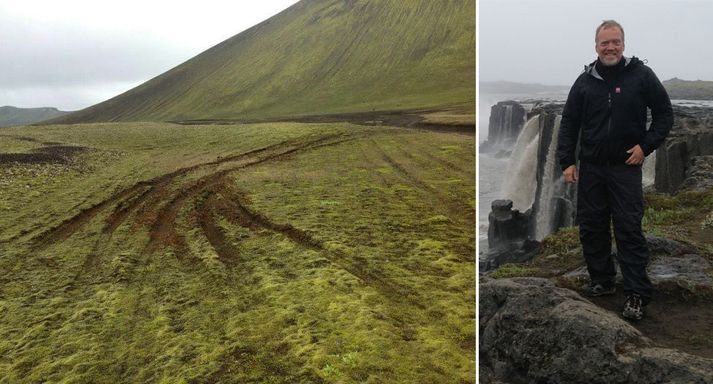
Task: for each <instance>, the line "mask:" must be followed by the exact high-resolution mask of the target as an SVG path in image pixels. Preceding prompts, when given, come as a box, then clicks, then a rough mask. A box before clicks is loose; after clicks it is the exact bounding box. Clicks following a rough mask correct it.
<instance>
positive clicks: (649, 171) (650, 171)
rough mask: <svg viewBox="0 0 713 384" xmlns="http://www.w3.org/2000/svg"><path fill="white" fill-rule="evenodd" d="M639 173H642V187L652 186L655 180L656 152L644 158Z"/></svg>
mask: <svg viewBox="0 0 713 384" xmlns="http://www.w3.org/2000/svg"><path fill="white" fill-rule="evenodd" d="M641 171H642V173H643V186H644V187H648V186H651V185H654V181H655V180H656V151H654V152H653V153H651V154H650V155H648V156H646V159H645V160H644V166H643V168H642V170H641Z"/></svg>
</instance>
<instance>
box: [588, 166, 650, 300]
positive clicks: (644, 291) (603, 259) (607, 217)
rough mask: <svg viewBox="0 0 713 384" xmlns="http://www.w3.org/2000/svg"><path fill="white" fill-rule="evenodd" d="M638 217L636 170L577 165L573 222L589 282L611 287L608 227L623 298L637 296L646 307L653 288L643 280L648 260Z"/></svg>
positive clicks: (613, 272) (639, 201) (640, 204)
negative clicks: (575, 224)
mask: <svg viewBox="0 0 713 384" xmlns="http://www.w3.org/2000/svg"><path fill="white" fill-rule="evenodd" d="M643 217H644V198H643V191H642V187H641V166H631V165H626V164H618V165H596V164H589V163H584V162H583V163H581V164H580V167H579V182H578V189H577V223H578V224H579V236H580V240H581V241H582V250H583V253H584V259H585V261H586V262H587V269H588V270H589V276H590V278H591V280H592V283H593V284H602V285H605V286H608V285H612V284H614V281H615V277H616V270H615V269H614V261H613V260H612V255H611V233H610V229H609V228H610V223H612V222H613V223H614V238H615V239H616V250H617V252H616V256H617V261H618V263H619V268H620V269H621V274H622V276H623V278H624V294H627V295H628V294H631V293H638V294H639V295H641V297H642V299H643V301H644V303H648V301H649V300H650V299H651V294H652V292H653V287H652V286H651V281H650V280H649V277H648V276H647V275H646V266H647V264H648V263H649V258H650V256H649V250H648V247H647V246H646V239H645V238H644V235H643V234H642V232H641V219H642V218H643Z"/></svg>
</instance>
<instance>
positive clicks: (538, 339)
mask: <svg viewBox="0 0 713 384" xmlns="http://www.w3.org/2000/svg"><path fill="white" fill-rule="evenodd" d="M479 316H480V330H479V331H480V356H479V357H480V382H481V383H568V384H573V383H588V384H590V383H642V384H644V383H647V384H648V383H701V384H703V383H711V382H713V359H710V358H706V357H703V356H699V355H696V354H693V353H687V352H682V351H681V350H678V349H676V348H672V347H666V346H661V345H660V343H657V342H656V341H655V340H652V339H651V338H650V337H648V336H647V335H646V334H645V333H643V332H642V329H641V328H640V327H637V326H634V325H632V324H630V323H628V322H627V321H625V320H623V319H621V318H620V317H619V316H618V315H617V314H616V313H614V312H612V311H610V310H608V309H607V308H604V307H600V306H598V305H595V304H594V303H593V302H591V301H589V300H587V299H585V298H583V297H582V296H580V295H579V294H578V293H576V292H574V291H572V290H570V289H565V288H560V287H557V286H556V285H555V284H554V283H553V282H552V281H550V280H547V279H542V278H510V279H489V278H487V277H486V278H484V279H482V280H481V284H480V310H479ZM655 316H657V315H655ZM669 319H670V318H669ZM647 321H648V322H651V320H644V322H642V324H644V323H645V322H647ZM652 324H653V323H652ZM658 324H660V322H658ZM678 326H679V327H680V324H679V325H678ZM643 328H644V329H649V328H653V327H643ZM683 329H685V327H684V328H683Z"/></svg>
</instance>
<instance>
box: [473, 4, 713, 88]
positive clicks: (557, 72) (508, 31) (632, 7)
mask: <svg viewBox="0 0 713 384" xmlns="http://www.w3.org/2000/svg"><path fill="white" fill-rule="evenodd" d="M712 17H713V2H711V1H705V0H698V1H695V0H679V1H675V0H668V1H656V0H653V1H652V0H640V1H638V0H637V1H635V0H628V1H610V0H606V1H601V0H600V1H591V0H589V1H586V0H480V3H479V14H478V20H479V25H478V28H479V35H478V36H479V45H478V48H479V64H480V66H479V71H480V72H479V79H480V80H481V81H494V80H507V81H516V82H528V83H542V84H552V85H567V86H569V85H570V84H571V83H572V82H574V80H575V78H576V77H577V75H579V73H580V72H581V71H582V69H583V66H584V64H587V63H590V62H592V61H594V60H595V59H596V53H595V52H594V30H595V29H596V27H597V26H598V25H599V23H601V22H602V20H605V19H614V20H617V21H618V22H619V23H621V24H622V26H623V27H624V32H625V36H626V49H625V51H624V55H625V56H636V57H639V58H641V59H646V60H648V65H649V66H650V67H651V68H652V69H653V70H654V72H656V74H657V75H658V77H659V78H660V79H661V80H662V81H663V80H667V79H670V78H672V77H678V78H681V79H685V80H713V49H711V48H710V46H711V43H710V38H711V37H713V22H711V18H712Z"/></svg>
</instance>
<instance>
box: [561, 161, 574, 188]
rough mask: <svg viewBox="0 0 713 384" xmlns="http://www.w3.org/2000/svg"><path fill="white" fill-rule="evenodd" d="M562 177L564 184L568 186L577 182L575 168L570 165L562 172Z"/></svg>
mask: <svg viewBox="0 0 713 384" xmlns="http://www.w3.org/2000/svg"><path fill="white" fill-rule="evenodd" d="M562 175H563V176H564V182H565V183H568V184H574V183H576V182H577V166H576V165H570V166H569V167H567V168H566V169H565V170H564V171H562Z"/></svg>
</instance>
